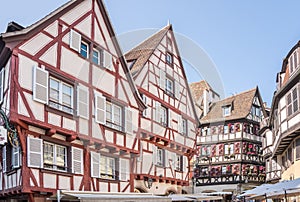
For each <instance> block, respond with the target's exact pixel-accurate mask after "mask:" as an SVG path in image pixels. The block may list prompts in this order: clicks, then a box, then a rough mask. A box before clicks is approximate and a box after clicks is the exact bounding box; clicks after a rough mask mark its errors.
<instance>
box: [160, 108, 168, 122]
mask: <svg viewBox="0 0 300 202" xmlns="http://www.w3.org/2000/svg"><path fill="white" fill-rule="evenodd" d="M160 123H161V124H162V125H163V126H167V123H168V109H167V108H166V107H164V106H161V107H160Z"/></svg>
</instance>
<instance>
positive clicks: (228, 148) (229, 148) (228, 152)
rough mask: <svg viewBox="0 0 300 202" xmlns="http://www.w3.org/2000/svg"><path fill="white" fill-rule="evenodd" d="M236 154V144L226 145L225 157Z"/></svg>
mask: <svg viewBox="0 0 300 202" xmlns="http://www.w3.org/2000/svg"><path fill="white" fill-rule="evenodd" d="M231 154H234V144H226V145H225V155H231Z"/></svg>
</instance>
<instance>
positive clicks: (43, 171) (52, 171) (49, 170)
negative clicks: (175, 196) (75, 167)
mask: <svg viewBox="0 0 300 202" xmlns="http://www.w3.org/2000/svg"><path fill="white" fill-rule="evenodd" d="M41 172H42V173H49V174H59V175H64V176H70V177H71V176H73V173H70V172H68V171H63V170H52V169H50V168H49V169H47V168H41Z"/></svg>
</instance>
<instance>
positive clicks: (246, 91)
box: [217, 87, 257, 102]
mask: <svg viewBox="0 0 300 202" xmlns="http://www.w3.org/2000/svg"><path fill="white" fill-rule="evenodd" d="M256 89H257V87H255V88H251V89H249V90H245V91H242V92H240V93H237V94H235V95H231V96H229V97H226V98H224V99H222V100H219V101H217V102H221V101H223V100H226V99H229V98H233V97H237V96H240V95H243V94H245V93H249V92H251V91H254V90H256Z"/></svg>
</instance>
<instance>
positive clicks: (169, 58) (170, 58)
mask: <svg viewBox="0 0 300 202" xmlns="http://www.w3.org/2000/svg"><path fill="white" fill-rule="evenodd" d="M166 62H167V64H168V65H171V66H172V65H173V55H172V54H171V53H169V52H168V53H167V54H166Z"/></svg>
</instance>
